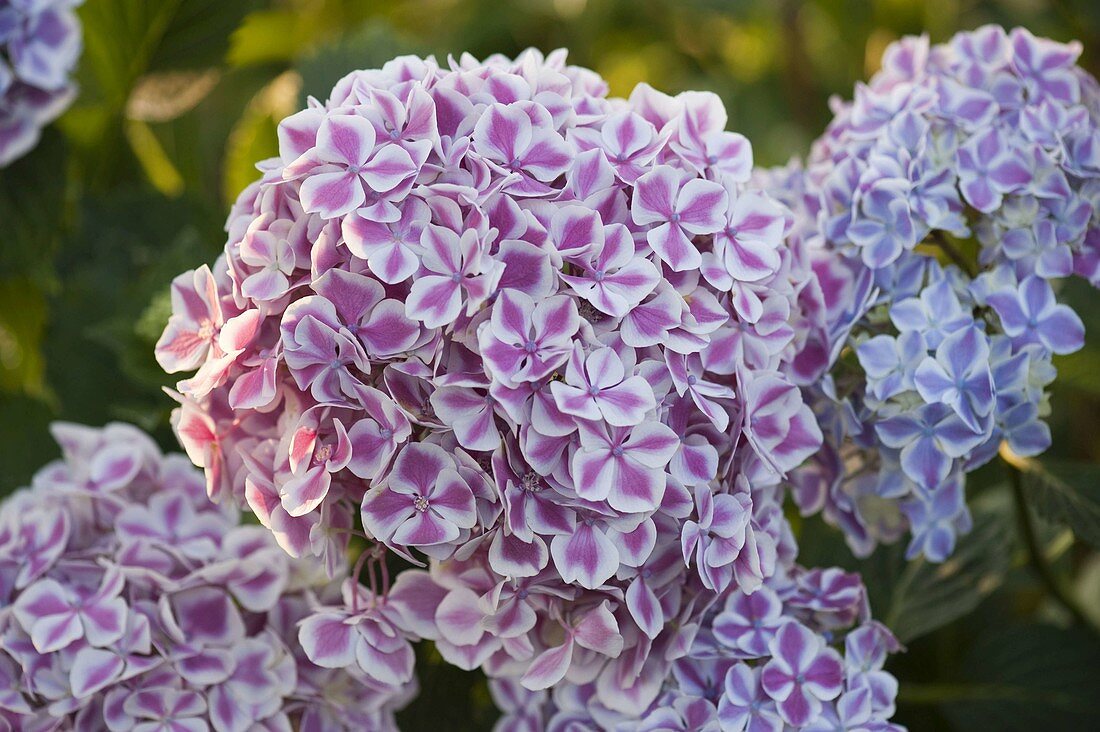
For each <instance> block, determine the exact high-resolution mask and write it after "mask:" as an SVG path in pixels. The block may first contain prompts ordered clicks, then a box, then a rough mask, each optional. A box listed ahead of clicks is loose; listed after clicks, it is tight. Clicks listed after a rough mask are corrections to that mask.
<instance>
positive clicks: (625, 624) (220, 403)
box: [157, 51, 886, 728]
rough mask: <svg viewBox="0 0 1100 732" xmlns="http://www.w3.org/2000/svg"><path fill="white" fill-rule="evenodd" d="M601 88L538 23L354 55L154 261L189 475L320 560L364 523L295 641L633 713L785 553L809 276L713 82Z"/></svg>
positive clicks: (811, 709) (805, 356) (811, 706)
mask: <svg viewBox="0 0 1100 732" xmlns="http://www.w3.org/2000/svg"><path fill="white" fill-rule="evenodd" d="M606 93H607V90H606V85H605V84H604V82H603V81H602V80H601V79H600V78H599V77H598V76H596V75H595V74H594V73H592V72H590V71H587V70H585V69H581V68H576V67H571V66H567V65H566V64H565V58H564V54H563V53H560V52H559V53H554V54H551V55H550V56H549V57H543V56H542V55H541V54H539V53H537V52H535V51H529V52H526V53H524V54H523V55H521V56H520V57H519V58H517V59H515V60H510V59H506V58H502V57H492V58H490V59H488V60H487V61H485V62H477V61H476V60H474V59H472V58H470V57H468V56H463V57H462V58H460V59H450V60H449V63H448V65H447V66H446V67H444V66H440V65H439V64H437V63H436V61H435V60H433V59H420V58H415V57H403V58H398V59H396V60H394V61H392V62H390V63H388V64H386V65H385V66H384V67H383V68H382V69H379V70H372V71H357V72H354V73H351V74H350V75H348V76H347V77H345V78H344V79H343V80H342V81H340V82H339V83H338V84H337V85H336V87H335V88H334V89H333V91H332V94H331V96H330V98H329V99H328V101H327V102H325V103H321V102H318V101H316V100H311V101H310V104H309V106H308V108H307V109H305V110H304V111H302V112H299V113H297V114H295V115H293V116H291V117H289V118H287V119H286V120H284V121H283V122H282V124H281V125H280V127H279V142H280V157H278V158H275V159H272V160H268V161H265V162H263V163H261V164H260V165H259V168H260V170H261V173H262V175H261V179H260V180H259V181H258V182H257V183H255V184H254V185H252V186H250V187H249V188H248V189H247V190H245V191H244V192H243V193H242V194H241V196H240V198H239V200H238V201H237V203H236V205H235V206H234V208H233V211H232V212H231V214H230V217H229V221H228V225H227V229H228V232H229V239H228V243H227V245H226V248H225V252H224V255H223V256H222V257H220V258H219V259H218V261H217V262H216V263H215V265H214V266H213V268H209V267H201V268H199V269H197V270H194V271H192V272H188V273H186V274H184V275H181V276H180V277H179V278H177V279H176V281H175V282H174V284H173V289H172V299H173V315H172V317H171V320H170V321H169V324H168V326H167V329H166V330H165V333H164V335H163V337H162V338H161V340H160V342H159V343H158V346H157V357H158V359H159V361H160V363H161V365H162V366H163V367H164V368H165V369H166V370H168V371H170V372H179V371H195V373H194V375H193V376H190V377H189V378H186V379H184V380H183V381H181V382H180V383H179V385H178V394H177V396H178V398H179V400H180V402H181V406H180V408H179V409H178V410H177V411H176V413H175V416H174V424H175V428H176V431H177V434H178V436H179V438H180V440H181V442H182V443H183V444H184V446H185V448H186V449H187V452H188V454H189V456H190V457H191V458H192V459H193V460H194V461H195V463H196V464H198V465H200V466H202V467H203V468H205V471H206V477H207V488H208V490H209V493H210V495H211V496H212V497H213V498H214V499H215V500H225V501H230V502H236V503H238V504H241V505H245V506H247V507H248V508H249V509H250V510H251V511H252V512H254V513H255V514H256V516H257V517H258V519H259V520H260V522H261V523H262V524H263V525H264V526H266V527H267V528H269V529H270V530H271V531H272V532H273V533H274V534H275V536H276V538H277V540H278V542H279V543H280V545H281V546H282V547H283V548H284V549H286V550H287V551H288V552H289V553H290V554H292V555H294V556H316V557H321V558H323V559H324V561H325V562H326V563H327V564H328V566H329V567H330V569H331V570H332V571H333V572H334V573H338V572H341V571H346V570H343V569H342V568H343V567H345V566H346V561H347V560H346V558H345V554H346V548H347V546H348V541H349V537H356V536H357V537H359V538H360V540H365V541H366V542H367V543H368V547H369V548H368V549H367V550H365V551H363V552H362V553H361V554H360V555H359V556H358V559H357V560H356V562H355V566H354V568H353V570H352V572H351V580H350V581H349V584H348V586H347V590H348V591H347V592H345V594H344V596H343V597H340V598H334V600H333V601H332V602H331V603H329V604H328V605H327V606H325V607H323V608H320V609H319V610H318V611H317V612H315V613H314V614H313V615H311V616H310V617H308V618H306V619H305V620H304V621H303V623H302V633H301V642H302V644H303V646H304V647H305V649H306V651H307V654H308V655H309V657H310V658H311V659H312V660H313V661H314V662H316V663H318V664H320V665H322V666H326V667H331V668H353V669H358V671H359V672H361V673H364V674H366V675H368V676H373V677H375V678H376V679H378V680H380V681H392V680H400V679H405V678H408V677H410V676H411V674H412V665H413V651H412V644H413V643H415V642H416V641H417V640H419V639H428V640H431V641H434V643H435V645H436V647H437V648H438V650H439V652H440V653H441V654H442V656H443V658H444V659H446V660H447V661H449V662H451V663H453V664H455V665H457V666H460V667H462V668H467V669H473V668H482V669H484V670H485V671H486V672H487V673H488V674H489V675H490V676H492V677H494V678H497V679H503V680H507V681H508V683H511V682H515V683H517V684H519V686H520V687H522V688H524V689H527V690H531V691H535V692H541V691H544V690H546V689H549V688H555V689H559V688H565V687H566V686H568V685H574V686H575V687H576V688H577V689H578V692H577V693H578V694H582V693H583V694H587V695H588V696H590V697H591V698H592V699H593V700H594V701H593V703H598V704H599V705H602V706H603V707H605V708H606V709H608V710H612V711H613V712H615V713H616V714H619V715H625V717H624V718H629V717H630V716H631V715H633V717H634V718H637V716H638V715H639V714H641V713H643V712H644V711H645V710H647V709H649V708H651V707H652V706H653V705H654V704H655V703H657V702H658V699H659V697H661V695H662V694H664V693H665V691H666V689H665V680H666V678H667V677H668V675H669V672H670V670H671V669H672V668H673V666H674V664H675V663H676V662H677V661H680V660H683V659H686V658H688V657H689V654H690V653H692V652H693V651H692V649H693V648H694V647H695V640H694V639H695V637H696V636H698V635H699V634H700V633H701V632H702V631H703V629H704V628H705V627H709V626H708V624H709V623H710V617H711V616H712V615H714V614H715V613H714V612H712V610H713V608H715V607H717V605H718V604H721V603H722V602H724V598H728V597H733V596H734V595H737V596H741V595H747V594H748V593H752V592H753V591H755V590H760V591H761V592H764V590H763V589H761V588H763V587H764V586H765V583H766V582H767V581H769V578H773V577H776V576H777V572H781V573H782V574H784V575H786V574H788V572H787V570H786V569H784V568H785V567H788V566H790V564H791V562H792V561H793V557H794V555H795V553H796V547H795V546H794V541H793V538H792V537H791V533H790V527H789V525H788V523H787V521H786V519H785V518H784V515H783V511H782V506H781V502H782V499H783V495H784V486H783V479H784V476H785V475H787V474H788V473H789V472H790V471H792V470H793V469H794V468H796V467H797V466H798V465H800V464H801V463H803V461H804V460H805V459H806V458H807V457H808V456H810V455H811V454H812V453H814V452H815V451H816V450H817V449H818V447H819V445H820V444H821V440H822V435H821V431H820V429H819V427H818V423H817V420H816V418H815V416H814V414H813V413H812V411H811V410H810V408H809V407H808V406H807V405H806V404H805V403H804V401H803V397H802V393H801V391H800V386H802V385H807V384H809V383H811V382H813V381H814V380H815V379H817V378H818V377H820V375H821V374H822V373H823V372H824V371H825V370H826V369H827V367H828V355H829V354H828V352H827V348H825V347H824V346H823V344H826V343H827V342H828V337H829V334H828V330H827V329H828V326H829V322H828V310H827V307H826V302H825V298H824V293H823V291H822V289H821V287H820V285H819V283H818V281H817V277H816V275H815V273H814V272H813V270H812V269H811V268H810V260H809V257H808V256H806V255H805V253H803V252H801V251H800V250H798V249H797V248H794V247H789V246H787V245H786V244H785V242H784V233H785V229H786V227H787V224H788V222H789V216H788V215H787V214H786V212H785V209H784V208H783V207H782V206H781V205H779V204H778V203H777V202H775V201H774V200H772V199H771V198H769V197H768V196H767V195H765V194H763V193H761V192H759V191H757V190H753V189H751V188H749V187H748V186H747V185H746V182H747V181H748V179H749V177H750V173H751V168H752V157H751V148H750V146H749V144H748V141H747V140H746V139H745V138H744V137H742V136H740V135H738V134H736V133H732V132H727V131H725V129H724V128H725V125H726V113H725V110H724V109H723V107H722V104H721V102H720V101H719V100H718V98H717V97H715V96H714V95H712V94H706V93H694V92H692V93H684V94H681V95H679V96H677V97H670V96H667V95H664V94H661V93H659V92H657V91H655V90H653V89H652V88H650V87H648V86H646V85H641V86H639V87H638V88H637V89H636V90H635V91H634V92H633V94H632V95H631V96H630V98H629V99H609V98H607V96H606ZM402 563H404V565H405V567H406V568H405V569H404V570H403V571H400V572H399V573H398V574H397V575H396V577H395V578H393V579H394V581H393V582H391V573H392V572H393V571H394V569H395V568H396V567H398V566H400V565H401V564H402ZM410 563H411V564H414V565H421V566H425V565H426V566H427V567H428V569H427V570H422V569H413V568H408V564H410ZM775 581H776V582H778V580H775ZM783 587H784V588H786V585H783ZM774 592H776V593H780V592H781V590H780V589H776V590H774ZM782 593H785V594H782V596H783V597H785V598H794V597H796V596H798V591H796V590H789V591H788V590H787V589H783V590H782ZM763 596H764V595H762V597H763ZM731 602H732V601H731ZM790 602H791V603H795V604H797V602H798V601H797V600H794V599H790ZM791 607H792V608H794V605H792V606H791ZM788 615H789V616H790V617H791V618H792V619H799V618H802V619H801V620H799V622H801V623H802V625H799V626H798V629H795V630H792V631H790V633H791V634H792V635H791V640H790V644H791V645H789V646H788V645H786V644H784V649H783V650H782V651H781V652H780V653H779V655H781V656H783V657H785V658H786V659H787V661H789V662H790V663H795V664H799V663H801V662H802V661H804V660H806V659H805V658H804V657H803V655H804V654H803V652H802V650H799V649H801V648H802V646H801V645H799V644H802V643H803V642H805V643H808V644H810V646H812V649H811V650H807V651H806V653H811V655H812V654H817V653H818V651H820V650H821V649H820V648H819V645H820V643H819V640H820V636H819V635H816V634H815V633H817V630H818V627H817V626H815V625H813V623H814V622H815V621H813V619H812V618H810V617H809V615H807V614H806V613H801V611H795V610H793V609H792V610H791V612H790V613H788ZM708 632H709V631H708ZM807 634H809V635H807ZM822 643H823V641H822ZM810 646H807V648H809V647H810ZM699 653H704V654H705V651H699ZM729 653H730V654H733V655H731V656H730V657H731V658H746V659H748V658H754V659H758V660H759V659H762V658H763V656H764V655H767V654H765V653H763V652H762V653H760V654H758V655H757V656H751V657H750V656H745V655H737V653H739V652H738V651H735V650H731V651H729ZM769 653H770V652H769ZM826 656H827V657H828V658H830V659H832V658H833V656H832V655H831V653H830V654H826ZM684 663H693V661H692V662H689V661H684ZM783 663H786V662H782V663H781V662H778V661H777V662H776V663H775V664H773V667H774V668H777V669H778V668H780V667H781V666H782V667H783V668H787V667H786V666H783ZM681 665H683V664H681ZM764 665H766V664H764V663H762V662H760V663H757V662H753V663H751V664H747V666H746V667H748V666H752V667H753V668H755V667H756V666H760V667H763V666H764ZM832 670H833V667H832V665H831V664H830V673H831V671H832ZM754 673H755V672H754ZM776 678H777V679H778V677H776ZM831 678H832V677H831V676H830V679H831ZM502 683H503V682H502ZM798 683H799V684H800V685H801V684H802V683H803V682H798ZM837 683H840V682H839V681H838V682H837ZM834 686H835V685H834V684H832V683H831V681H830V683H829V685H828V688H827V689H824V688H822V689H818V691H820V692H821V694H820V695H819V696H818V697H815V698H817V699H818V700H819V701H821V700H826V701H829V702H830V703H831V701H832V700H833V699H834V698H836V696H837V695H838V694H839V693H840V688H839V687H836V688H835V689H834ZM792 688H793V687H792ZM582 689H583V691H582ZM834 691H835V693H833V692H834ZM562 693H564V692H562ZM670 693H671V692H670ZM769 693H771V694H772V695H773V696H772V697H771V698H772V699H773V700H774V701H775V702H777V703H780V704H782V703H785V701H786V700H787V698H788V697H789V696H790V695H791V694H795V692H794V691H792V690H791V688H788V686H786V685H784V684H783V683H781V682H780V681H778V680H777V681H775V685H774V686H773V687H772V690H771V691H770V692H769ZM813 693H816V692H813ZM797 694H798V695H799V696H798V698H799V699H802V692H801V691H798V692H797ZM578 698H579V697H578ZM715 698H716V697H715ZM517 703H518V702H517ZM708 703H709V702H708ZM826 706H827V705H824V704H819V703H816V702H813V701H805V703H804V704H803V703H801V702H798V701H793V702H791V703H790V705H788V706H785V707H783V708H785V709H787V712H784V714H787V716H788V717H789V718H790V720H792V721H790V722H789V724H790V725H792V726H793V727H803V726H805V725H806V724H809V723H810V722H811V721H815V722H816V721H817V720H820V719H822V718H823V717H822V715H827V713H826V712H824V711H822V709H824V708H825V707H826ZM796 707H797V709H796ZM777 708H778V707H777ZM861 708H862V707H861ZM885 709H886V708H885V707H883V708H881V709H879V708H877V707H876V711H875V712H874V714H875V715H880V713H882V714H884V713H885ZM784 718H786V717H784ZM876 718H877V717H876ZM731 728H732V727H731Z"/></svg>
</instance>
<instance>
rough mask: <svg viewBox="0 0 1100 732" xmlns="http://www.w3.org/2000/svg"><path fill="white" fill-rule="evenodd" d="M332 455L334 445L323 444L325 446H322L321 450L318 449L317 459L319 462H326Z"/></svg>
mask: <svg viewBox="0 0 1100 732" xmlns="http://www.w3.org/2000/svg"><path fill="white" fill-rule="evenodd" d="M330 457H332V445H323V446H322V447H321V448H320V449H319V450H318V451H317V455H316V460H317V462H319V463H323V462H325V461H326V460H328V459H329V458H330Z"/></svg>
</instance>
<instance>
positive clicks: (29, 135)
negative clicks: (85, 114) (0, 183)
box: [0, 0, 82, 167]
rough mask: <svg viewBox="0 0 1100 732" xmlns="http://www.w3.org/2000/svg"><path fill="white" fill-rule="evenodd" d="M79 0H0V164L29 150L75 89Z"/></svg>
mask: <svg viewBox="0 0 1100 732" xmlns="http://www.w3.org/2000/svg"><path fill="white" fill-rule="evenodd" d="M81 2H82V0H0V167H4V166H6V165H8V164H9V163H11V162H12V161H13V160H15V159H16V158H19V157H22V156H23V155H25V154H26V153H27V152H29V151H30V150H31V148H33V147H34V146H35V145H36V144H37V143H38V138H39V136H40V135H41V132H42V128H43V127H44V126H45V125H47V124H49V123H50V122H52V121H53V120H54V119H56V118H57V117H58V116H59V115H60V114H61V113H62V112H63V111H65V109H66V108H68V106H69V105H70V104H71V103H72V101H73V97H74V96H75V95H76V88H75V86H74V85H73V82H72V79H71V78H70V75H71V74H72V71H73V67H75V66H76V61H77V58H79V56H80V50H81V34H80V21H79V20H78V19H77V17H76V14H75V13H74V12H73V8H74V7H75V6H77V5H79V4H80V3H81Z"/></svg>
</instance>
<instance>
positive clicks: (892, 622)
mask: <svg viewBox="0 0 1100 732" xmlns="http://www.w3.org/2000/svg"><path fill="white" fill-rule="evenodd" d="M1001 497H1002V496H1001V495H991V496H989V497H988V498H989V499H990V500H982V501H979V502H976V503H975V504H974V505H973V506H972V507H971V513H972V514H973V516H974V529H973V530H972V531H971V532H970V533H969V534H966V535H964V536H962V537H960V538H959V543H958V546H957V547H956V549H955V553H954V554H952V555H951V557H950V558H949V559H948V560H947V561H946V562H944V563H942V564H933V563H932V562H929V561H927V560H926V559H924V558H920V559H916V560H913V561H911V562H908V563H907V564H905V565H904V566H903V568H902V569H901V572H900V573H899V574H898V576H897V580H896V582H895V583H893V585H892V587H890V590H889V596H890V597H889V601H888V603H887V604H885V605H883V604H880V605H878V606H877V607H876V608H875V611H876V613H878V615H879V617H880V619H881V620H882V621H883V622H884V623H886V624H887V625H888V626H890V628H892V629H893V630H894V632H895V633H896V634H897V635H898V638H900V639H901V640H902V641H903V642H906V641H910V640H912V639H914V638H917V637H919V636H922V635H924V634H926V633H929V632H931V631H933V630H935V629H936V628H939V627H941V626H943V625H946V624H947V623H950V622H951V621H952V620H955V619H956V618H958V617H961V616H962V615H965V614H966V613H968V612H970V611H971V610H973V609H974V608H976V607H977V606H978V605H979V604H980V603H981V601H982V600H983V599H985V598H986V597H987V596H988V595H989V594H990V593H991V592H993V590H995V589H997V587H999V586H1000V584H1001V582H1002V580H1003V579H1004V575H1005V574H1006V573H1007V572H1008V569H1009V566H1010V564H1011V560H1012V547H1013V540H1014V534H1013V527H1014V526H1015V524H1014V523H1013V519H1012V515H1011V508H1012V507H1011V506H1010V505H1008V503H1007V502H1005V501H1001V500H992V499H1000V498H1001Z"/></svg>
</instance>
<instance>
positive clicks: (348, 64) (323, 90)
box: [297, 20, 422, 104]
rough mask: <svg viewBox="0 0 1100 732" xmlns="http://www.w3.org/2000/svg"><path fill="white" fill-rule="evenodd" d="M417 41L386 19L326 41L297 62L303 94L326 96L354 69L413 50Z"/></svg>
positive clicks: (369, 67) (372, 22)
mask: <svg viewBox="0 0 1100 732" xmlns="http://www.w3.org/2000/svg"><path fill="white" fill-rule="evenodd" d="M418 50H422V49H418V48H417V46H416V44H414V43H413V42H412V41H410V40H409V39H408V38H406V37H405V36H404V35H402V34H400V33H398V32H397V31H395V30H394V29H393V27H392V26H390V25H389V24H388V23H386V22H385V21H381V20H378V21H370V22H368V23H367V24H366V25H364V26H363V27H362V28H360V29H359V30H358V31H356V32H355V33H353V34H351V35H348V36H346V37H344V38H342V39H340V40H338V41H336V42H333V43H329V44H327V45H325V46H323V47H322V48H320V49H319V50H318V51H317V52H316V53H313V54H312V55H310V56H308V57H307V58H306V59H304V60H303V61H302V62H300V63H299V64H298V66H297V70H298V73H300V74H301V75H302V95H303V104H304V98H305V97H306V96H315V97H317V98H318V99H321V100H325V99H327V98H328V95H329V92H330V91H332V87H333V86H334V85H335V84H336V82H338V81H339V80H340V79H342V78H343V77H345V76H347V75H348V74H349V73H351V72H352V71H354V70H356V69H371V68H378V67H379V66H381V65H382V64H384V63H385V62H386V61H389V60H390V59H391V58H393V57H395V56H400V55H402V54H408V53H415V52H417V51H418Z"/></svg>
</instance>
